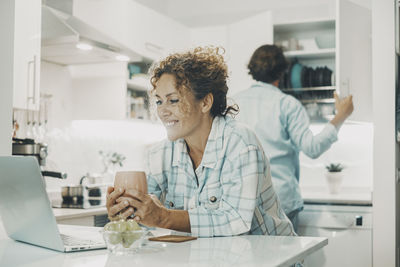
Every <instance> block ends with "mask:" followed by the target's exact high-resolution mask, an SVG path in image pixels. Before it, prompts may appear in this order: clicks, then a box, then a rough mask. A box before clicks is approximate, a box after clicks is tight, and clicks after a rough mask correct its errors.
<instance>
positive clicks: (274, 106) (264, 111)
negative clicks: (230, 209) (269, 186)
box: [234, 45, 353, 230]
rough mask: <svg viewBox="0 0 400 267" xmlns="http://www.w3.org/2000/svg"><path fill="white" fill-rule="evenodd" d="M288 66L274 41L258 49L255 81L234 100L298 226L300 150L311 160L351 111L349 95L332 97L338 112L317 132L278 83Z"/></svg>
mask: <svg viewBox="0 0 400 267" xmlns="http://www.w3.org/2000/svg"><path fill="white" fill-rule="evenodd" d="M286 68H287V63H286V60H285V57H284V55H283V52H282V49H281V48H279V47H277V46H275V45H263V46H261V47H259V48H257V49H256V50H255V51H254V53H253V55H252V57H251V59H250V62H249V64H248V69H249V74H250V75H251V76H252V77H253V79H254V80H255V81H256V82H255V83H254V84H253V85H252V86H251V87H250V88H248V89H247V90H244V91H242V92H240V93H238V94H237V95H236V96H235V97H234V98H235V100H236V102H237V103H238V104H239V106H240V114H239V115H238V116H237V119H238V120H239V121H242V122H244V123H246V124H247V125H248V126H249V127H250V128H251V129H252V130H253V131H254V132H255V133H256V134H257V137H258V138H259V139H260V142H261V144H262V146H263V148H264V151H265V153H266V154H267V156H268V157H269V160H270V162H271V174H272V181H273V183H274V186H275V188H276V191H277V193H278V196H279V199H280V200H281V203H282V207H283V209H284V211H285V213H286V215H287V216H288V217H289V219H290V220H291V221H292V223H293V226H294V228H295V230H296V228H297V218H298V213H299V212H300V211H301V210H302V209H303V200H302V198H301V195H300V188H299V183H298V182H299V173H300V168H299V152H300V151H303V152H304V154H306V155H307V156H309V157H311V158H316V157H318V156H320V155H321V154H322V153H324V152H325V151H326V150H327V149H329V147H330V146H331V144H332V143H334V142H335V141H336V140H337V132H338V130H339V128H340V126H341V125H342V124H343V122H344V121H345V120H346V118H347V117H348V116H350V114H351V113H352V111H353V101H352V97H351V96H348V97H346V98H344V99H339V98H338V96H337V95H336V94H335V99H336V103H335V105H336V110H337V112H336V115H335V117H334V118H333V119H332V120H331V121H330V123H328V124H327V125H326V126H325V128H324V129H323V130H322V131H321V132H320V133H319V134H317V135H315V136H314V134H313V133H312V132H311V130H310V129H309V127H310V122H309V118H308V116H307V112H306V110H305V108H304V107H303V105H302V104H301V103H300V102H299V101H298V100H297V99H295V98H294V97H292V96H290V95H286V94H285V93H283V92H282V91H281V90H280V89H279V88H277V87H278V84H279V80H280V78H281V77H282V75H283V74H284V72H285V70H286Z"/></svg>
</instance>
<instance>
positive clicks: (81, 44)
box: [76, 43, 93, 50]
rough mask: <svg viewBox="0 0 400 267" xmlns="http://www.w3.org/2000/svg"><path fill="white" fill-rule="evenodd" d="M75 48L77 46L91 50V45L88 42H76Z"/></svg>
mask: <svg viewBox="0 0 400 267" xmlns="http://www.w3.org/2000/svg"><path fill="white" fill-rule="evenodd" d="M76 48H79V49H81V50H92V49H93V46H91V45H90V44H84V43H77V44H76Z"/></svg>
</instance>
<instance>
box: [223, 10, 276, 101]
mask: <svg viewBox="0 0 400 267" xmlns="http://www.w3.org/2000/svg"><path fill="white" fill-rule="evenodd" d="M260 29H262V30H260ZM272 42H273V36H272V17H271V12H270V11H267V12H262V13H260V14H258V15H256V16H252V17H249V18H246V19H243V20H240V21H238V22H235V23H232V24H230V25H229V26H228V46H227V50H228V57H227V63H228V67H229V69H230V72H231V75H230V84H229V86H230V87H229V90H230V93H231V95H234V94H235V93H237V92H239V91H241V90H245V89H247V88H248V87H249V86H250V85H251V83H252V82H253V80H252V78H251V76H250V75H249V74H248V72H249V71H248V69H247V64H248V63H249V60H250V57H251V56H252V54H253V52H254V50H256V49H257V48H258V47H260V46H261V45H265V44H272Z"/></svg>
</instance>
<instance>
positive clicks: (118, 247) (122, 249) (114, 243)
mask: <svg viewBox="0 0 400 267" xmlns="http://www.w3.org/2000/svg"><path fill="white" fill-rule="evenodd" d="M102 232H103V238H104V241H105V242H106V245H107V249H108V250H109V251H110V252H111V253H113V254H116V255H124V254H134V253H136V252H137V251H139V250H140V248H141V247H142V245H143V242H144V241H145V240H146V236H147V233H148V230H147V229H144V228H143V229H141V230H126V231H123V232H120V231H110V230H103V231H102Z"/></svg>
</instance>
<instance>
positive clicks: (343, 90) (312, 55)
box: [274, 0, 372, 121]
mask: <svg viewBox="0 0 400 267" xmlns="http://www.w3.org/2000/svg"><path fill="white" fill-rule="evenodd" d="M327 8H329V7H327ZM334 8H335V12H334V15H333V17H331V16H328V17H324V18H313V19H308V18H306V19H303V20H298V21H293V20H290V21H288V22H287V23H285V22H283V21H280V22H279V23H277V24H274V43H277V44H280V45H283V44H285V45H286V46H289V48H290V46H291V45H290V42H291V41H292V42H293V41H296V40H297V41H298V44H299V45H300V49H299V50H293V49H291V51H286V52H285V56H286V57H287V58H289V59H293V58H297V59H298V61H299V63H301V64H302V65H305V66H309V67H313V68H315V67H323V66H327V67H328V68H329V69H331V70H332V71H333V72H334V77H333V79H332V82H333V84H332V86H330V87H323V88H296V90H297V91H301V92H303V93H304V92H310V91H312V93H311V94H313V95H314V97H315V98H314V100H313V101H311V102H316V103H321V104H322V105H325V104H326V103H331V105H333V103H334V99H333V91H335V90H336V91H337V92H338V93H339V94H340V95H341V96H342V97H344V96H347V95H349V94H352V95H353V102H354V107H355V108H354V112H353V114H352V115H351V116H350V118H349V119H350V120H359V121H372V86H371V83H372V81H371V69H372V65H371V55H372V50H371V39H370V34H371V12H370V11H369V10H368V9H366V8H364V7H361V6H359V5H356V4H354V3H352V2H350V1H348V0H336V2H335V7H334ZM326 13H330V12H326ZM317 36H325V37H330V38H333V39H334V47H329V48H319V47H318V45H317V44H316V43H315V41H314V40H315V38H316V37H317ZM285 42H286V43H285ZM292 46H293V45H292ZM292 48H293V47H292ZM288 92H290V89H289V90H288ZM325 96H327V97H325ZM309 102H310V101H309V100H307V101H303V103H304V104H306V103H309Z"/></svg>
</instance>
